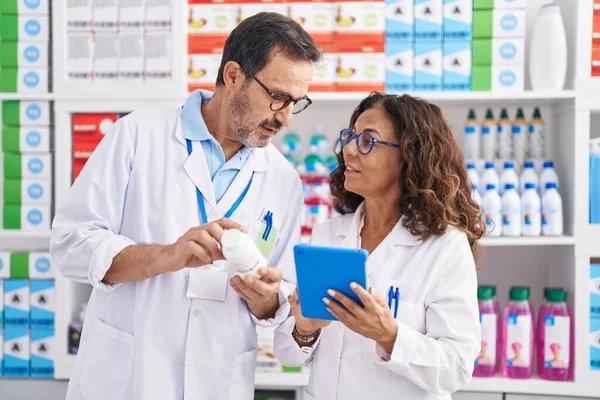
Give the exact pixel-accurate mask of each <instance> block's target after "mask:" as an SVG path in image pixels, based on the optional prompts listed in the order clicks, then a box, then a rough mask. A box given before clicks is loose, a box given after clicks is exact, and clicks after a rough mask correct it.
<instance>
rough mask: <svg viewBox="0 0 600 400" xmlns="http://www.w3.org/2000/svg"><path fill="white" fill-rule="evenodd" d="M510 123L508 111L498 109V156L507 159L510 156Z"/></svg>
mask: <svg viewBox="0 0 600 400" xmlns="http://www.w3.org/2000/svg"><path fill="white" fill-rule="evenodd" d="M511 135H512V123H511V122H510V119H509V118H508V111H506V108H503V109H502V110H501V111H500V120H499V121H498V145H497V148H498V158H500V159H501V160H508V159H510V158H512V137H511Z"/></svg>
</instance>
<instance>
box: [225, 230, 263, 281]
mask: <svg viewBox="0 0 600 400" xmlns="http://www.w3.org/2000/svg"><path fill="white" fill-rule="evenodd" d="M221 250H222V251H223V256H224V257H225V259H226V260H227V261H229V262H230V263H231V265H232V266H233V267H234V268H235V269H236V270H237V272H236V275H239V276H240V277H242V278H243V277H245V276H248V275H251V276H254V277H256V278H258V279H260V274H259V273H258V270H259V269H260V268H262V267H266V266H267V261H266V260H265V258H264V257H263V255H262V253H261V252H260V250H259V249H258V247H256V245H255V244H254V241H253V240H252V238H251V237H250V236H249V235H247V234H246V233H244V232H242V231H240V230H238V229H226V230H225V232H223V236H222V237H221Z"/></svg>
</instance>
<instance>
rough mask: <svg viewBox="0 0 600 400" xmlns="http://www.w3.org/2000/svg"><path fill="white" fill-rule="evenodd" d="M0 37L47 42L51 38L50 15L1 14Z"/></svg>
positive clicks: (5, 39) (10, 39) (14, 40)
mask: <svg viewBox="0 0 600 400" xmlns="http://www.w3.org/2000/svg"><path fill="white" fill-rule="evenodd" d="M3 1H4V0H3ZM0 39H2V41H13V42H18V41H20V40H22V41H27V40H31V41H36V42H47V41H48V40H50V29H49V22H48V16H36V15H17V14H0Z"/></svg>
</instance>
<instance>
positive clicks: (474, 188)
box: [471, 185, 483, 208]
mask: <svg viewBox="0 0 600 400" xmlns="http://www.w3.org/2000/svg"><path fill="white" fill-rule="evenodd" d="M471 198H472V199H473V200H474V201H475V203H477V205H478V206H479V208H481V205H482V202H483V200H482V198H481V195H480V194H479V188H478V187H477V185H471Z"/></svg>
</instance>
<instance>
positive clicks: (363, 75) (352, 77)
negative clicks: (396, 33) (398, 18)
mask: <svg viewBox="0 0 600 400" xmlns="http://www.w3.org/2000/svg"><path fill="white" fill-rule="evenodd" d="M336 56H337V58H336V60H335V73H336V80H335V89H336V90H337V91H341V92H368V91H373V90H375V91H383V90H384V89H385V49H384V44H383V43H382V42H376V43H365V42H363V43H360V42H357V43H338V44H337V46H336Z"/></svg>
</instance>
